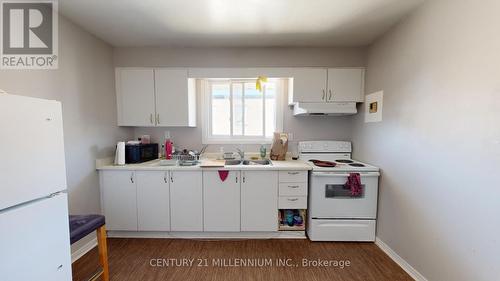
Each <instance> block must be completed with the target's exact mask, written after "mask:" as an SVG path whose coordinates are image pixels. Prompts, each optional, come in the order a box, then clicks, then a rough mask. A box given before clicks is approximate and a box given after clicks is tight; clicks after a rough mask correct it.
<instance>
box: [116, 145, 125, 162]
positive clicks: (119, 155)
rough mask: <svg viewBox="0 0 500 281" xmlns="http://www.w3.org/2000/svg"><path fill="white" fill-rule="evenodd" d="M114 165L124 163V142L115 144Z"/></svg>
mask: <svg viewBox="0 0 500 281" xmlns="http://www.w3.org/2000/svg"><path fill="white" fill-rule="evenodd" d="M115 165H125V142H124V141H120V142H118V143H117V144H116V153H115Z"/></svg>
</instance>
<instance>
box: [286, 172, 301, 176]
mask: <svg viewBox="0 0 500 281" xmlns="http://www.w3.org/2000/svg"><path fill="white" fill-rule="evenodd" d="M288 174H289V175H298V174H299V172H288Z"/></svg>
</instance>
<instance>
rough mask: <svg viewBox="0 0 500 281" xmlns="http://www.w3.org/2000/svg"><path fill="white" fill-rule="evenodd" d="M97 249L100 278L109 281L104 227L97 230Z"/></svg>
mask: <svg viewBox="0 0 500 281" xmlns="http://www.w3.org/2000/svg"><path fill="white" fill-rule="evenodd" d="M97 248H98V249H99V263H100V264H101V267H102V278H103V280H104V281H109V267H108V246H107V244H106V227H105V226H104V225H103V226H101V227H99V228H98V229H97Z"/></svg>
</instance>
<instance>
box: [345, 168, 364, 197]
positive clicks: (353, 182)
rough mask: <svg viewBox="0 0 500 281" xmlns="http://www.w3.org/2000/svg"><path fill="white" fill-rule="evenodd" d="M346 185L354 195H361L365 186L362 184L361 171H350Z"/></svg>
mask: <svg viewBox="0 0 500 281" xmlns="http://www.w3.org/2000/svg"><path fill="white" fill-rule="evenodd" d="M345 187H346V188H349V189H350V190H351V196H352V197H360V196H361V194H362V193H363V186H362V185H361V175H360V174H359V173H350V174H349V176H348V177H347V182H346V183H345Z"/></svg>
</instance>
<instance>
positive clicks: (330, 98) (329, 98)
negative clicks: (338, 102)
mask: <svg viewBox="0 0 500 281" xmlns="http://www.w3.org/2000/svg"><path fill="white" fill-rule="evenodd" d="M328 91H329V92H330V97H328V100H332V90H328Z"/></svg>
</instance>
